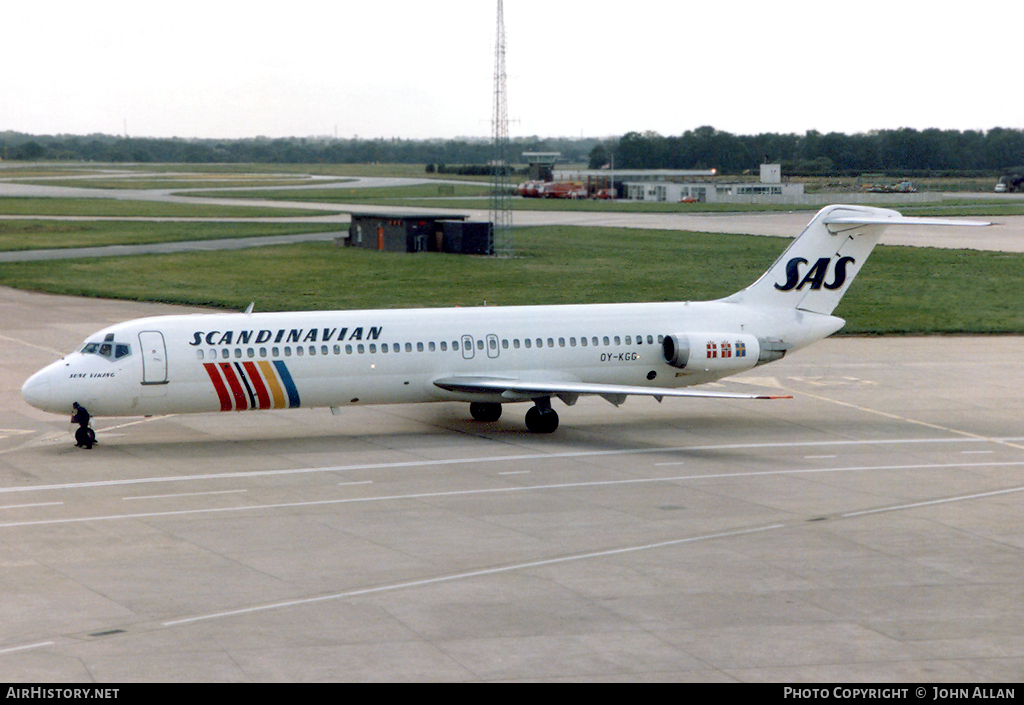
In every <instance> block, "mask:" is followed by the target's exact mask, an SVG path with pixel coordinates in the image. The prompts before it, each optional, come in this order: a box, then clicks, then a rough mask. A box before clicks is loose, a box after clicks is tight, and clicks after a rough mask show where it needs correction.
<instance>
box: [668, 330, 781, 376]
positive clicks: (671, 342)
mask: <svg viewBox="0 0 1024 705" xmlns="http://www.w3.org/2000/svg"><path fill="white" fill-rule="evenodd" d="M662 351H663V353H664V355H665V362H667V363H668V364H670V365H672V366H673V367H678V368H679V369H681V370H687V371H690V372H694V373H698V372H742V371H743V370H749V369H751V368H752V367H754V365H756V364H757V363H758V362H759V360H760V357H761V346H760V344H758V342H757V338H755V337H754V336H752V335H747V334H746V333H677V334H675V335H666V336H664V341H663V342H662Z"/></svg>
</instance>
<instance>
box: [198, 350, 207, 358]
mask: <svg viewBox="0 0 1024 705" xmlns="http://www.w3.org/2000/svg"><path fill="white" fill-rule="evenodd" d="M204 357H205V354H204V353H203V351H202V350H196V359H198V360H202V359H203V358H204Z"/></svg>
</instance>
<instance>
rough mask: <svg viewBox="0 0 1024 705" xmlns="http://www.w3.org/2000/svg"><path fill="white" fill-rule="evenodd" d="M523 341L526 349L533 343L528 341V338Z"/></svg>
mask: <svg viewBox="0 0 1024 705" xmlns="http://www.w3.org/2000/svg"><path fill="white" fill-rule="evenodd" d="M523 343H524V344H525V345H526V349H527V350H529V349H530V348H531V347H532V346H533V343H532V342H531V341H530V339H529V338H526V339H525V340H523Z"/></svg>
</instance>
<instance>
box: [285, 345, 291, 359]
mask: <svg viewBox="0 0 1024 705" xmlns="http://www.w3.org/2000/svg"><path fill="white" fill-rule="evenodd" d="M284 356H285V357H291V356H292V346H291V345H285V346H284Z"/></svg>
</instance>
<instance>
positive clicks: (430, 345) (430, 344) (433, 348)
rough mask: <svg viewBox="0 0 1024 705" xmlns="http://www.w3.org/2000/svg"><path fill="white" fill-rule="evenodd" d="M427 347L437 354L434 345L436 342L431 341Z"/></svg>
mask: <svg viewBox="0 0 1024 705" xmlns="http://www.w3.org/2000/svg"><path fill="white" fill-rule="evenodd" d="M427 346H428V347H429V348H430V352H437V348H436V346H435V345H434V341H430V342H429V343H427Z"/></svg>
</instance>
